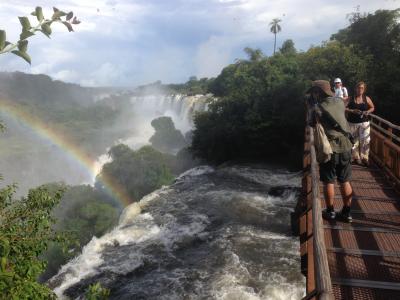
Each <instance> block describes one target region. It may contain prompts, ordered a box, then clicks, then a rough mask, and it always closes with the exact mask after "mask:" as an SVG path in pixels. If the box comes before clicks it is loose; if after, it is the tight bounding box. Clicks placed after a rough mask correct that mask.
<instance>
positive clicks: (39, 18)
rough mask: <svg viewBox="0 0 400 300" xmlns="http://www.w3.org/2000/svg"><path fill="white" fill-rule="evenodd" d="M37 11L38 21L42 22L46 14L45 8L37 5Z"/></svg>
mask: <svg viewBox="0 0 400 300" xmlns="http://www.w3.org/2000/svg"><path fill="white" fill-rule="evenodd" d="M35 13H36V17H37V19H38V21H39V22H42V21H43V19H44V16H43V10H42V8H41V7H40V6H37V7H36V8H35Z"/></svg>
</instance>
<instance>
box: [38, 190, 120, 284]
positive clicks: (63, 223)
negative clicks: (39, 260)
mask: <svg viewBox="0 0 400 300" xmlns="http://www.w3.org/2000/svg"><path fill="white" fill-rule="evenodd" d="M46 188H47V190H49V191H55V190H58V189H60V188H61V189H63V190H65V193H64V194H63V197H62V198H61V201H60V203H59V204H58V205H57V206H56V207H55V208H54V209H53V212H52V216H53V217H54V218H55V219H57V223H56V224H55V227H54V228H55V230H56V231H57V232H59V233H61V232H67V233H68V235H69V239H68V243H66V244H64V245H60V244H57V243H52V244H51V245H50V247H49V249H48V251H46V252H45V253H44V255H43V257H44V258H45V259H46V260H47V261H48V262H49V263H48V266H47V269H46V272H45V273H44V274H42V276H41V280H42V281H44V280H47V279H49V278H50V277H51V276H53V275H55V274H56V273H57V271H58V269H59V268H60V266H61V265H63V264H65V263H66V262H67V261H68V260H69V259H71V258H73V257H74V256H76V255H78V254H79V253H80V252H81V250H82V248H83V246H85V245H86V244H87V243H88V242H89V241H90V240H91V239H92V238H93V236H96V237H100V236H102V235H103V234H104V233H106V232H107V231H108V230H110V229H112V228H113V227H114V226H115V225H116V224H117V222H118V217H119V213H120V210H121V208H120V207H119V204H118V203H115V202H114V201H113V200H112V199H111V198H109V197H108V196H107V195H106V194H104V193H102V192H101V191H99V190H96V189H94V188H93V187H91V186H89V185H80V186H65V185H64V184H56V183H53V184H48V185H46Z"/></svg>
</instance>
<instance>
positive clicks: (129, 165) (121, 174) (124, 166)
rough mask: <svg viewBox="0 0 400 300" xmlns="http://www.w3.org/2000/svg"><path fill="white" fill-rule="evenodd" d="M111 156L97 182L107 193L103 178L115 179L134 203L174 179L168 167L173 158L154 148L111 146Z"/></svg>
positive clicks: (98, 186) (97, 185)
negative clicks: (136, 148) (133, 148)
mask: <svg viewBox="0 0 400 300" xmlns="http://www.w3.org/2000/svg"><path fill="white" fill-rule="evenodd" d="M109 155H110V157H111V159H112V161H111V162H109V163H106V164H105V165H104V166H103V168H102V170H101V172H100V174H99V175H98V177H99V178H98V179H99V180H97V182H96V187H97V188H99V189H100V190H104V189H103V188H102V183H101V182H102V180H101V178H103V177H106V178H113V179H114V181H115V183H116V184H118V185H119V187H120V188H122V189H125V193H126V194H128V195H129V196H130V197H131V199H132V200H133V201H138V200H140V199H141V198H142V197H143V196H144V195H147V194H149V193H151V192H153V191H154V190H156V189H158V188H160V187H161V186H163V185H167V184H170V183H171V182H172V180H173V179H174V177H173V175H172V174H171V170H170V168H169V165H170V161H169V160H170V158H171V156H172V155H167V154H163V153H161V152H159V151H157V150H155V149H154V148H152V147H151V146H144V147H142V148H140V149H139V150H137V151H134V150H132V149H131V148H129V147H128V146H126V145H123V144H120V145H116V146H114V147H112V148H111V149H110V151H109Z"/></svg>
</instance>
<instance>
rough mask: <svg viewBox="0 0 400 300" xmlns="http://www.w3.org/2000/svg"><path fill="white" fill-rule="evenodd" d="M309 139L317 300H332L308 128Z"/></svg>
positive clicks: (311, 134) (318, 192) (311, 142)
mask: <svg viewBox="0 0 400 300" xmlns="http://www.w3.org/2000/svg"><path fill="white" fill-rule="evenodd" d="M308 127H309V128H308V130H309V137H310V154H311V177H312V208H313V209H312V219H313V228H312V229H313V237H314V241H313V250H314V268H315V274H316V289H317V294H318V296H319V297H318V299H320V300H331V299H333V293H332V281H331V276H330V272H329V265H328V256H327V252H326V246H325V235H324V231H323V222H322V214H321V210H322V209H321V202H320V191H319V177H318V163H317V159H316V154H315V147H314V134H313V129H312V128H311V127H310V126H308Z"/></svg>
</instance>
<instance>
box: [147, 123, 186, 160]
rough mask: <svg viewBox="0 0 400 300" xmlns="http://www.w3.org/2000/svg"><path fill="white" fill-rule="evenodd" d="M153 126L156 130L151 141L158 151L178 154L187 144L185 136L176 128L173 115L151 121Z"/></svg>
mask: <svg viewBox="0 0 400 300" xmlns="http://www.w3.org/2000/svg"><path fill="white" fill-rule="evenodd" d="M151 126H153V128H154V129H155V131H156V132H155V133H154V135H153V136H152V137H151V138H150V140H149V141H150V143H151V145H152V146H153V147H154V148H155V149H157V150H158V151H161V152H163V153H171V154H176V153H178V151H179V150H181V149H182V148H183V147H185V146H186V145H187V142H186V140H185V137H184V136H183V134H182V133H181V132H180V131H179V130H177V129H176V128H175V125H174V122H173V121H172V119H171V117H159V118H157V119H154V120H153V121H151Z"/></svg>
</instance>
